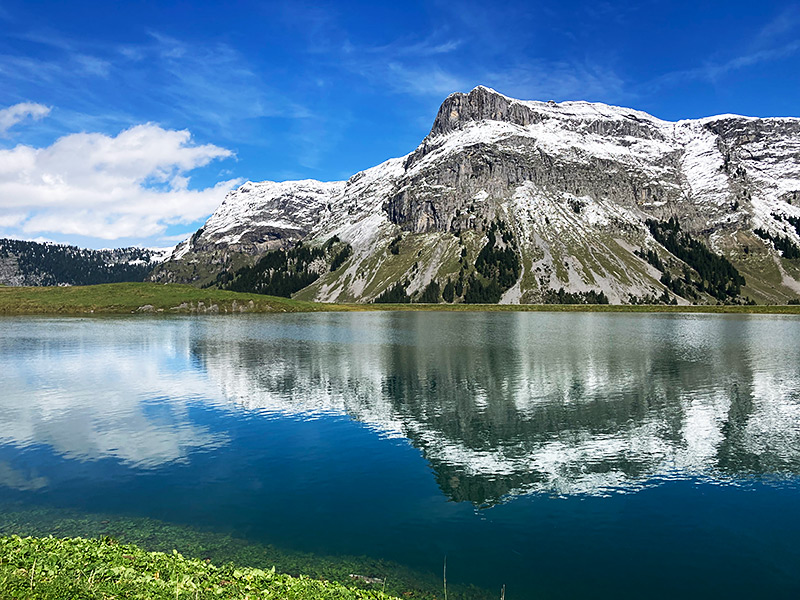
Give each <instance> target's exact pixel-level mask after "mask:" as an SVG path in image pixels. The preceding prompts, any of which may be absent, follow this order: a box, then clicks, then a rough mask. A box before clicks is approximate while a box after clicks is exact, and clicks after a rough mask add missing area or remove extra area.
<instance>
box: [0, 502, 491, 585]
mask: <svg viewBox="0 0 800 600" xmlns="http://www.w3.org/2000/svg"><path fill="white" fill-rule="evenodd" d="M0 515H1V516H2V517H1V518H0V538H1V537H2V536H14V535H19V536H23V537H26V536H33V537H39V538H43V537H48V536H50V535H52V536H55V537H57V538H76V537H80V538H87V539H95V540H99V539H107V538H113V539H114V540H115V541H116V542H118V543H120V544H133V545H135V546H137V547H139V548H140V549H142V550H143V551H149V552H165V553H167V554H168V555H171V554H172V551H173V549H177V551H178V552H180V553H181V554H183V555H184V556H192V557H198V558H201V559H203V560H208V561H210V562H212V563H213V564H215V565H223V564H230V563H232V564H235V565H236V567H237V568H239V569H241V568H242V567H253V568H259V569H265V570H266V569H272V568H273V567H274V569H275V571H276V572H277V573H279V574H283V575H290V576H292V577H295V578H298V577H301V576H303V577H306V578H310V579H316V580H320V581H322V580H324V581H329V582H334V583H338V584H339V585H341V586H343V587H346V588H353V589H356V590H381V591H385V592H386V593H387V594H389V595H391V596H398V597H401V598H405V599H415V600H436V598H437V597H439V596H440V593H441V591H442V579H441V573H429V572H423V571H419V570H415V569H412V568H409V567H407V566H404V565H401V564H398V563H396V562H392V561H390V560H385V559H382V558H376V557H371V556H353V555H335V556H333V555H332V556H326V555H320V554H312V553H308V552H302V551H298V550H292V549H286V548H279V547H276V546H274V545H272V544H264V543H259V542H256V541H253V540H246V539H242V538H240V537H235V536H233V535H230V534H228V533H224V532H219V531H214V530H210V529H204V528H198V527H193V526H189V525H185V524H179V523H168V522H165V521H159V520H156V519H151V518H147V517H136V516H130V515H119V514H113V513H85V512H82V511H75V510H71V509H65V508H49V507H35V506H22V505H19V504H2V505H0ZM353 574H355V575H360V576H362V577H361V578H353V577H351V575H353ZM365 580H366V581H365ZM0 581H2V575H1V574H0ZM378 582H380V583H378ZM2 590H3V588H2V587H1V586H0V598H5V597H6V596H3V594H2ZM346 597H350V596H346ZM448 597H449V598H451V600H483V599H485V598H488V597H494V594H490V593H488V592H487V591H486V590H483V589H480V588H477V587H475V586H471V585H459V584H451V585H450V586H448Z"/></svg>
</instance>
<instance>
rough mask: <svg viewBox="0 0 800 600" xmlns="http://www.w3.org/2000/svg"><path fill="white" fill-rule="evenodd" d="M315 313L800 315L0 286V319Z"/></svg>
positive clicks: (186, 289)
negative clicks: (329, 301) (356, 301)
mask: <svg viewBox="0 0 800 600" xmlns="http://www.w3.org/2000/svg"><path fill="white" fill-rule="evenodd" d="M318 311H456V312H462V311H492V312H494V311H525V312H529V311H548V312H662V313H686V312H690V313H740V314H800V306H799V305H786V306H763V305H757V306H734V305H724V306H717V305H707V306H665V305H629V304H623V305H618V304H522V305H518V304H517V305H515V304H505V305H501V304H321V303H318V302H303V301H299V300H291V299H289V298H277V297H275V296H263V295H260V294H245V293H239V292H230V291H225V290H215V289H198V288H195V287H193V286H190V285H178V284H168V285H163V284H157V283H112V284H105V285H90V286H74V287H0V315H33V314H73V315H76V314H92V313H94V314H131V313H143V314H187V313H188V314H198V313H199V314H230V313H240V312H254V313H281V312H318Z"/></svg>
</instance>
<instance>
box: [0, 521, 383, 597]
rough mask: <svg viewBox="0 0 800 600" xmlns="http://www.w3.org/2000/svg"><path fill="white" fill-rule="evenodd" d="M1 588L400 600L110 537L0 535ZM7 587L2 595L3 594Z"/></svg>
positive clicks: (13, 592)
mask: <svg viewBox="0 0 800 600" xmlns="http://www.w3.org/2000/svg"><path fill="white" fill-rule="evenodd" d="M0 589H2V590H3V594H4V597H10V598H30V599H36V600H60V599H62V598H86V599H94V598H97V599H98V600H99V599H101V598H102V599H110V598H151V599H154V600H158V599H163V600H168V599H169V600H171V599H172V598H175V599H180V598H187V599H194V600H199V599H201V598H215V599H223V600H224V599H228V598H230V599H234V598H237V599H238V598H276V599H277V598H281V599H287V600H289V599H296V600H328V599H330V600H334V599H335V600H362V599H363V600H366V599H368V598H369V599H375V600H398V599H397V597H396V596H390V595H388V594H386V593H384V592H383V591H382V590H375V589H372V590H362V589H356V588H352V587H347V586H344V585H342V584H340V583H337V582H332V581H326V580H320V579H310V578H308V577H303V576H300V577H293V576H290V575H285V574H281V573H277V572H276V571H275V569H274V568H267V569H259V568H254V567H240V566H236V565H233V564H226V565H223V566H221V567H217V566H215V565H214V564H212V563H211V562H210V561H208V560H204V559H200V558H185V557H184V556H183V555H181V554H180V553H178V552H177V551H175V550H173V552H172V553H171V554H168V553H164V552H147V551H146V550H142V549H141V548H140V547H139V546H136V545H134V544H120V543H118V542H116V541H114V540H113V539H111V538H103V539H84V538H53V537H45V538H41V537H40V538H36V537H27V538H21V537H19V536H16V535H14V536H8V537H0ZM6 594H7V595H6Z"/></svg>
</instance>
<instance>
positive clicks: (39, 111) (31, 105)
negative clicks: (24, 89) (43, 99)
mask: <svg viewBox="0 0 800 600" xmlns="http://www.w3.org/2000/svg"><path fill="white" fill-rule="evenodd" d="M49 112H50V108H49V107H47V106H45V105H44V104H36V103H35V102H20V103H19V104H15V105H14V106H9V107H8V108H3V109H0V135H5V133H6V132H7V131H8V130H9V129H11V128H12V127H13V126H14V125H16V124H17V123H19V122H20V121H23V120H25V119H26V118H27V117H31V118H33V119H41V118H42V117H45V116H47V114H48V113H49Z"/></svg>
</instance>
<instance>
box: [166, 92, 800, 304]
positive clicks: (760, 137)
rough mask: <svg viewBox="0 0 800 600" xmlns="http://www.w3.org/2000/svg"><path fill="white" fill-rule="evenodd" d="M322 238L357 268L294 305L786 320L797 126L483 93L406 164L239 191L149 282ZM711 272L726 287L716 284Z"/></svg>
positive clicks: (442, 122)
mask: <svg viewBox="0 0 800 600" xmlns="http://www.w3.org/2000/svg"><path fill="white" fill-rule="evenodd" d="M672 218H675V219H677V224H678V225H675V224H670V225H666V224H665V223H666V222H668V221H669V219H672ZM333 235H336V236H338V237H339V238H340V239H341V240H342V241H344V242H346V243H349V244H350V245H351V246H352V248H353V253H352V255H351V256H350V258H349V259H348V260H347V261H346V262H345V263H344V265H342V266H341V267H340V268H338V269H336V270H335V271H334V272H329V273H326V274H325V275H323V276H322V277H320V278H319V279H318V280H317V281H315V282H314V283H313V284H311V285H310V286H308V287H307V288H305V289H303V290H301V291H300V292H298V293H297V294H296V296H297V297H300V298H303V299H315V300H321V301H345V300H355V301H370V300H373V299H375V298H376V297H377V296H379V295H380V294H381V293H382V292H384V291H385V290H387V289H388V288H391V287H392V286H394V285H396V284H398V283H402V284H403V286H404V289H405V292H406V293H407V294H409V295H411V296H414V295H415V294H419V293H420V292H421V291H422V290H423V289H425V288H426V287H427V286H429V285H430V284H431V282H435V283H436V285H438V286H439V288H437V289H440V288H443V287H444V286H445V285H447V282H451V283H452V282H458V283H460V284H463V286H466V287H467V288H469V285H470V282H472V285H473V286H476V285H484V286H486V285H489V284H492V277H495V275H494V274H496V273H502V272H503V269H506V270H505V272H506V276H505V279H506V281H505V283H503V281H502V280H503V277H504V276H497V277H496V281H495V283H494V284H492V285H494V286H495V287H494V288H493V290H494V291H495V292H497V293H498V294H500V295H501V298H500V301H501V302H539V301H548V298H552V297H553V294H554V293H555V292H556V290H562V291H563V292H565V293H566V294H567V295H569V294H574V295H580V294H586V293H589V292H593V291H598V292H603V293H604V294H605V295H606V296H607V298H608V299H609V300H610V301H611V302H612V303H618V302H623V303H624V302H630V301H637V299H646V298H656V297H662V298H665V299H667V298H669V299H671V300H672V301H673V302H678V303H687V302H708V301H714V302H716V301H718V300H720V299H721V298H722V297H724V298H726V300H729V301H743V300H744V299H745V298H751V299H754V300H756V301H758V302H770V303H783V302H786V300H787V299H789V298H793V297H796V296H798V295H800V261H798V259H797V257H800V119H798V118H769V119H759V118H750V117H740V116H734V115H723V116H718V117H710V118H705V119H699V120H686V121H678V122H669V121H663V120H660V119H657V118H655V117H653V116H651V115H648V114H647V113H644V112H641V111H636V110H632V109H627V108H620V107H615V106H609V105H605V104H598V103H589V102H562V103H555V102H534V101H520V100H515V99H513V98H508V97H506V96H504V95H502V94H499V93H497V92H495V91H494V90H491V89H488V88H485V87H477V88H475V89H474V90H472V91H471V92H470V93H469V94H461V93H456V94H452V95H451V96H449V97H448V98H447V99H445V101H444V103H443V104H442V106H441V108H440V109H439V112H438V114H437V116H436V118H435V121H434V123H433V127H432V129H431V132H430V134H429V135H428V136H427V137H426V138H425V139H424V140H423V141H422V143H421V144H420V145H419V146H418V147H417V148H416V149H415V150H414V151H413V152H411V153H410V154H408V155H406V156H404V157H402V158H396V159H391V160H388V161H386V162H384V163H382V164H380V165H378V166H376V167H373V168H372V169H368V170H366V171H362V172H360V173H357V174H356V175H354V176H353V177H351V178H350V179H349V180H348V181H346V182H328V183H325V182H318V181H309V180H306V181H294V182H292V181H287V182H282V183H273V182H263V183H246V184H244V185H243V186H241V187H240V188H239V189H237V190H235V191H233V192H231V193H230V194H229V195H228V196H227V197H226V199H225V201H224V202H223V203H222V205H221V206H220V207H219V208H218V209H217V211H216V212H215V213H214V214H213V215H212V216H211V218H210V219H209V220H208V222H207V223H206V225H205V226H204V227H203V228H202V229H201V230H199V231H198V232H197V233H196V234H195V235H194V236H192V238H191V239H189V240H187V241H186V242H183V243H182V244H180V245H179V246H178V247H177V248H176V249H175V251H174V252H173V255H172V258H171V260H169V261H167V262H166V263H165V264H164V265H163V266H162V267H160V268H159V269H157V270H156V272H155V273H154V276H153V277H154V279H155V280H158V281H195V282H198V283H207V282H209V281H212V280H213V279H214V277H215V276H216V275H217V274H218V273H219V272H220V271H223V270H225V269H230V268H232V267H235V266H237V265H239V264H243V262H247V260H246V258H247V257H252V256H256V255H259V254H262V253H263V252H265V251H266V250H269V249H275V248H287V247H291V246H294V245H295V244H296V242H298V241H301V240H302V241H303V242H304V243H307V244H311V245H313V244H318V243H323V242H324V241H325V240H326V239H329V238H330V237H332V236H333ZM670 235H671V236H672V238H670ZM669 239H672V241H669ZM676 240H677V241H676ZM676 244H677V245H676ZM697 244H700V245H701V246H703V247H704V248H706V249H708V250H710V252H711V253H713V254H714V255H718V256H721V257H724V260H723V263H724V264H723V263H716V262H715V263H713V265H712V266H711V267H708V268H706V267H707V265H706V263H708V261H709V260H710V261H712V262H713V261H714V260H717V259H712V258H708V256H706V255H703V256H705V258H699V259H698V258H697V257H698V252H699V253H700V254H702V252H703V251H704V250H703V249H702V248H701V249H700V250H698V246H697ZM503 252H506V253H507V254H506V255H503V254H502V253H503ZM514 257H516V258H514ZM249 260H250V261H252V258H251V259H249ZM493 260H494V261H496V262H494V263H493V262H491V261H493ZM237 261H238V262H237ZM487 261H488V262H487ZM698 261H699V262H698ZM727 263H729V264H730V265H731V267H730V268H728V267H727V266H725V265H726V264H727ZM487 265H488V266H487ZM720 265H722V267H720ZM190 267H191V268H190ZM708 269H710V271H709V270H708ZM720 269H722V270H723V271H726V272H731V273H734V275H730V277H731V279H730V283H729V284H726V283H725V281H721V282H717V283H713V282H712V281H711V280H712V279H714V277H715V275H714V273H715V272H717V271H719V270H720ZM731 269H732V270H731ZM509 273H511V274H513V279H514V280H513V282H511V283H509V281H507V279H508V274H509ZM726 277H727V275H726ZM470 278H472V279H470ZM498 282H499V283H498ZM740 284H742V285H740ZM726 285H727V286H728V287H725V286H726ZM498 286H499V287H498ZM715 286H717V287H715ZM498 290H499V291H498ZM720 290H722V291H720ZM463 294H466V292H463ZM726 294H727V295H726ZM490 295H491V294H490ZM459 296H462V294H456V301H458V297H459ZM464 297H466V296H464ZM562 298H563V296H562Z"/></svg>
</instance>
